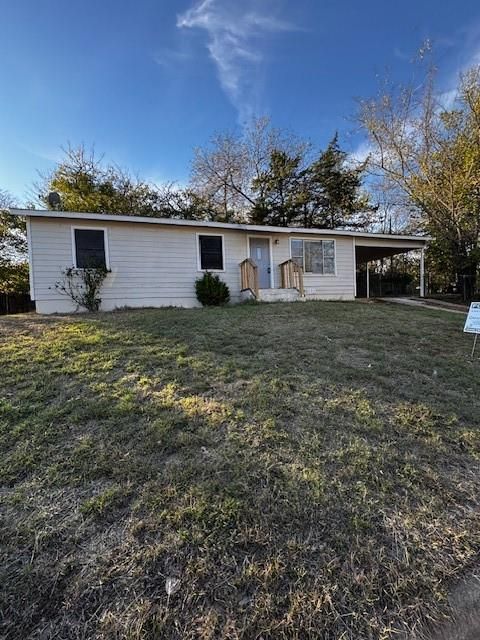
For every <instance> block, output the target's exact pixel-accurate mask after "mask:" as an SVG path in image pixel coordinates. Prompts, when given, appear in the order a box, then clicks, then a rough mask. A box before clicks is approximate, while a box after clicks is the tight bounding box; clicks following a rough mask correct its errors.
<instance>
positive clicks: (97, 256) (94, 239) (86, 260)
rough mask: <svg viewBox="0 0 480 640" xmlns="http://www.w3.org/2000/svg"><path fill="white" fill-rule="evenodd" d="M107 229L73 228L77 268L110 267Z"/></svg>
mask: <svg viewBox="0 0 480 640" xmlns="http://www.w3.org/2000/svg"><path fill="white" fill-rule="evenodd" d="M105 235H106V232H105V229H80V228H78V229H73V251H74V263H75V267H76V268H77V269H88V268H91V269H93V268H97V267H100V268H101V267H103V268H104V269H108V264H107V256H106V237H105Z"/></svg>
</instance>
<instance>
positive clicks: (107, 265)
mask: <svg viewBox="0 0 480 640" xmlns="http://www.w3.org/2000/svg"><path fill="white" fill-rule="evenodd" d="M77 229H78V230H79V231H103V250H104V252H105V268H106V270H107V271H110V252H109V249H108V227H90V226H88V227H87V226H84V225H72V226H71V227H70V231H71V237H72V264H73V267H74V268H75V269H78V271H83V270H84V269H85V267H79V266H77V245H76V241H75V231H76V230H77Z"/></svg>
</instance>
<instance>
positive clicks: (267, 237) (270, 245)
mask: <svg viewBox="0 0 480 640" xmlns="http://www.w3.org/2000/svg"><path fill="white" fill-rule="evenodd" d="M250 238H260V239H261V240H268V249H269V255H270V289H275V281H274V278H273V250H272V237H271V236H260V235H255V234H250V233H249V234H248V235H247V256H248V257H249V258H251V257H252V256H251V254H250Z"/></svg>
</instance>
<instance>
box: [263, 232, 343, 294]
mask: <svg viewBox="0 0 480 640" xmlns="http://www.w3.org/2000/svg"><path fill="white" fill-rule="evenodd" d="M272 237H273V239H274V242H273V262H274V265H275V268H274V278H275V284H274V286H275V287H280V286H281V282H280V268H279V267H278V265H279V264H280V263H282V262H284V261H285V260H288V259H289V258H290V238H299V239H300V238H304V239H305V240H332V239H333V240H335V261H336V274H335V275H334V276H331V275H325V276H324V275H320V274H317V273H305V275H304V285H305V297H306V298H310V299H321V300H353V299H354V297H355V283H354V277H355V266H354V265H355V258H354V246H353V239H352V238H349V237H345V236H333V237H332V236H325V237H322V236H321V235H319V236H315V237H314V238H312V236H302V235H301V234H289V235H288V236H287V235H286V234H280V233H279V234H276V235H274V236H272ZM275 240H278V244H275Z"/></svg>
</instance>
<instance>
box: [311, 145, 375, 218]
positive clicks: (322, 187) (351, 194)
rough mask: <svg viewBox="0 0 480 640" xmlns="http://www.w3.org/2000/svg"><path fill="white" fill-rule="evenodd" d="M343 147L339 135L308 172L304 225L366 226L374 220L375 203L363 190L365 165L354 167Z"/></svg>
mask: <svg viewBox="0 0 480 640" xmlns="http://www.w3.org/2000/svg"><path fill="white" fill-rule="evenodd" d="M347 159H348V154H347V153H346V152H345V151H342V149H340V146H339V143H338V134H335V136H334V137H333V139H332V140H331V142H330V143H329V145H328V147H327V148H326V149H325V150H324V151H322V152H321V153H320V155H319V157H318V158H317V160H315V161H314V162H313V163H312V164H311V165H310V166H309V167H308V168H307V169H306V171H305V172H304V180H303V185H304V187H303V194H302V195H301V200H302V201H303V225H304V226H305V227H319V228H322V229H338V228H345V227H350V228H352V227H364V226H366V224H369V223H370V222H371V216H372V213H373V212H375V211H376V207H374V206H372V205H371V204H370V201H369V197H368V195H367V194H366V192H364V191H362V176H363V174H364V172H365V164H362V165H360V166H358V167H353V166H351V165H349V164H348V162H347Z"/></svg>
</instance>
